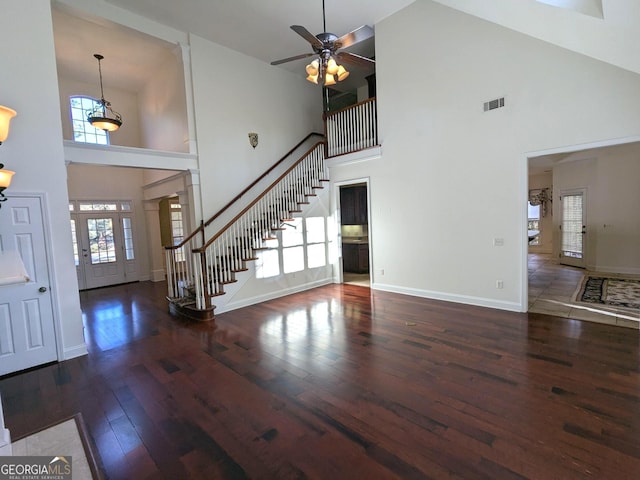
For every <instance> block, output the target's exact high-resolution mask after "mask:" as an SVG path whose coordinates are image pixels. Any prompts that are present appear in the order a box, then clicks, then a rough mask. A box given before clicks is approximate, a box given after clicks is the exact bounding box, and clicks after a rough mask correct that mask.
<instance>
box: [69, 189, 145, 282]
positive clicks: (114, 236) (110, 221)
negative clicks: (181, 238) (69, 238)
mask: <svg viewBox="0 0 640 480" xmlns="http://www.w3.org/2000/svg"><path fill="white" fill-rule="evenodd" d="M78 203H79V207H80V212H79V213H72V214H71V230H72V234H73V235H74V253H75V258H76V270H77V273H78V285H79V286H80V290H85V289H89V288H98V287H106V286H109V285H117V284H119V283H126V282H134V281H137V280H138V279H139V273H138V266H137V261H136V255H135V249H134V240H133V237H134V232H133V224H134V219H133V212H131V211H130V210H125V208H123V207H126V208H130V202H120V201H118V202H109V203H96V202H78ZM74 208H75V207H74ZM101 208H103V209H101ZM92 210H93V211H92Z"/></svg>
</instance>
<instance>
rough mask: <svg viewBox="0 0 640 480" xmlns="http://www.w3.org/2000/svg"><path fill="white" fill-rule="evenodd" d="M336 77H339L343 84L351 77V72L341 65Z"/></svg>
mask: <svg viewBox="0 0 640 480" xmlns="http://www.w3.org/2000/svg"><path fill="white" fill-rule="evenodd" d="M336 76H337V77H338V81H339V82H341V81H342V80H344V79H345V78H347V77H348V76H349V71H348V70H347V69H346V68H344V67H343V66H342V65H340V66H339V67H338V72H337V73H336Z"/></svg>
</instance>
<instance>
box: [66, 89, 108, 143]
mask: <svg viewBox="0 0 640 480" xmlns="http://www.w3.org/2000/svg"><path fill="white" fill-rule="evenodd" d="M69 104H70V107H71V108H70V109H71V125H72V127H73V140H74V141H75V142H81V143H94V144H96V145H109V133H108V132H105V131H104V130H100V129H99V128H95V127H94V126H93V125H91V124H90V123H89V121H88V120H87V112H91V111H93V108H94V107H95V106H96V105H98V104H99V102H98V101H97V100H96V99H95V98H91V97H86V96H82V95H74V96H72V97H70V98H69Z"/></svg>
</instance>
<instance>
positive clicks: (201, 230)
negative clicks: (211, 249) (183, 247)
mask: <svg viewBox="0 0 640 480" xmlns="http://www.w3.org/2000/svg"><path fill="white" fill-rule="evenodd" d="M200 236H201V237H202V243H200V246H203V245H204V244H205V243H206V242H207V238H206V237H205V235H204V220H200Z"/></svg>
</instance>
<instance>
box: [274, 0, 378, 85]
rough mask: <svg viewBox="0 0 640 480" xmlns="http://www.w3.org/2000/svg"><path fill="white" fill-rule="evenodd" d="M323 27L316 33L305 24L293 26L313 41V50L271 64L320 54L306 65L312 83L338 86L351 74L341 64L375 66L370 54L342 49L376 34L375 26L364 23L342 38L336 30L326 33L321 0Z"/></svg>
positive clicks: (310, 41) (298, 32) (304, 36)
mask: <svg viewBox="0 0 640 480" xmlns="http://www.w3.org/2000/svg"><path fill="white" fill-rule="evenodd" d="M322 28H323V29H324V32H322V33H319V34H317V35H313V34H312V33H311V32H309V30H307V29H306V28H304V27H303V26H300V25H291V30H293V31H294V32H296V33H297V34H298V35H300V36H301V37H302V38H304V39H305V40H306V41H307V42H309V43H310V44H311V48H312V49H313V52H312V53H303V54H301V55H295V56H293V57H289V58H283V59H282V60H276V61H274V62H271V65H280V64H282V63H287V62H292V61H294V60H300V59H302V58H307V57H311V56H314V55H317V56H318V58H316V59H315V60H313V61H312V62H311V63H309V64H308V65H307V67H306V71H307V75H308V76H307V80H308V81H310V82H311V83H322V82H324V85H325V86H330V85H335V84H336V83H337V82H339V81H342V80H344V79H345V78H347V77H348V76H349V72H348V70H347V69H346V68H345V67H344V65H341V63H342V62H344V63H345V64H351V65H356V66H361V67H373V66H375V61H374V60H371V59H369V58H367V57H363V56H360V55H356V54H354V53H349V52H344V51H339V50H340V49H342V48H347V47H349V46H351V45H354V44H356V43H358V42H362V41H364V40H367V39H369V38H371V37H373V35H374V32H373V28H371V27H370V26H368V25H363V26H361V27H359V28H356V29H355V30H353V31H352V32H349V33H347V34H345V35H343V36H341V37H340V38H338V36H337V35H335V34H333V33H329V32H327V31H326V30H327V23H326V19H325V11H324V0H322Z"/></svg>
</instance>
